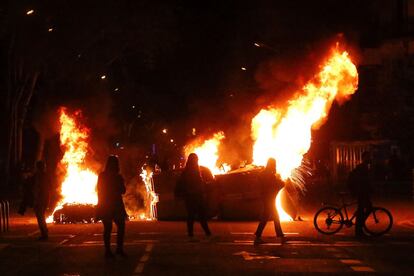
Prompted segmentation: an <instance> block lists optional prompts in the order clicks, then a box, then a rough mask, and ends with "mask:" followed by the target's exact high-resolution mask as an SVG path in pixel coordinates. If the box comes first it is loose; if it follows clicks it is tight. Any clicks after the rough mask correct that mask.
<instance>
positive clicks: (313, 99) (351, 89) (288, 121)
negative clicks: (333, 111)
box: [252, 47, 358, 221]
mask: <svg viewBox="0 0 414 276" xmlns="http://www.w3.org/2000/svg"><path fill="white" fill-rule="evenodd" d="M357 87H358V72H357V68H356V66H355V64H354V63H353V62H352V61H351V59H350V57H349V55H348V53H347V52H346V51H343V52H340V51H339V50H338V47H337V48H335V49H334V50H333V51H332V53H331V55H330V56H329V58H328V59H327V60H326V62H325V63H324V64H323V65H322V66H321V71H320V72H319V73H318V74H316V75H315V76H314V77H313V78H312V79H311V80H310V81H308V83H307V84H306V85H305V86H304V87H303V88H302V91H299V92H297V93H296V94H295V95H294V97H293V98H292V99H291V100H290V101H289V103H288V106H287V108H286V109H278V108H276V107H273V106H270V107H269V108H267V109H262V110H260V112H259V113H258V114H257V115H256V116H255V117H254V118H253V120H252V138H253V140H254V141H255V143H254V146H253V164H255V165H261V166H264V165H265V164H266V162H267V159H268V158H270V157H273V158H275V159H276V160H277V171H278V173H279V174H280V175H281V177H282V179H284V180H286V179H288V178H289V177H291V174H292V171H293V170H294V169H295V168H298V167H299V166H300V165H301V163H302V158H303V155H304V154H306V153H307V152H308V150H309V148H310V145H311V131H312V129H316V128H318V127H319V126H320V125H321V124H323V123H324V121H325V120H326V118H327V116H328V113H329V110H330V108H331V106H332V103H333V101H334V100H336V101H338V102H343V101H345V100H348V99H349V97H350V96H351V95H352V94H353V93H355V91H356V89H357ZM280 195H281V192H279V194H278V195H277V197H276V202H275V204H276V208H277V210H278V212H279V216H280V220H281V221H290V220H292V218H291V217H290V216H289V215H288V214H287V213H286V212H285V211H284V210H283V208H282V206H281V196H280Z"/></svg>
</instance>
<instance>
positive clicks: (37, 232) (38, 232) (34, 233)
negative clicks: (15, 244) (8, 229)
mask: <svg viewBox="0 0 414 276" xmlns="http://www.w3.org/2000/svg"><path fill="white" fill-rule="evenodd" d="M37 234H40V231H39V230H36V231H34V232H31V233H29V234H27V235H28V236H29V237H31V236H34V235H37Z"/></svg>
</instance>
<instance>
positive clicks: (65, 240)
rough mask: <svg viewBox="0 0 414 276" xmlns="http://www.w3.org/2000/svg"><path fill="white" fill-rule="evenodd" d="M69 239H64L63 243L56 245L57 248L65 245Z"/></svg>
mask: <svg viewBox="0 0 414 276" xmlns="http://www.w3.org/2000/svg"><path fill="white" fill-rule="evenodd" d="M68 241H69V239H64V240H63V241H61V242H60V243H58V246H60V245H63V244H65V243H66V242H68Z"/></svg>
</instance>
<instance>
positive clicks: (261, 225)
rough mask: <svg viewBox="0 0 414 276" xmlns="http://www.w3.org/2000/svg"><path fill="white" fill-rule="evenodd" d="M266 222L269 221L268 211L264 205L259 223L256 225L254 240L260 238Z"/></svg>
mask: <svg viewBox="0 0 414 276" xmlns="http://www.w3.org/2000/svg"><path fill="white" fill-rule="evenodd" d="M268 220H269V210H268V208H267V206H266V205H265V204H264V206H263V211H262V215H261V218H260V222H259V225H257V229H256V232H255V235H256V238H261V237H262V233H263V230H264V228H265V227H266V224H267V221H268Z"/></svg>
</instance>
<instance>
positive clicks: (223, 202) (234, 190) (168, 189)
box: [154, 167, 296, 220]
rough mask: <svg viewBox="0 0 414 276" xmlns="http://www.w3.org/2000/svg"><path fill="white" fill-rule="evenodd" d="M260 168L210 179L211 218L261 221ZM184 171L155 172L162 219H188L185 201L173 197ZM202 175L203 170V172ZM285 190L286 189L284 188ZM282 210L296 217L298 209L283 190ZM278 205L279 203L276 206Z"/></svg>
mask: <svg viewBox="0 0 414 276" xmlns="http://www.w3.org/2000/svg"><path fill="white" fill-rule="evenodd" d="M261 169H262V168H260V167H254V168H253V167H249V168H243V169H238V170H235V171H232V172H230V173H227V174H221V175H216V176H215V178H214V179H213V178H212V179H211V181H208V182H207V208H208V214H209V217H210V218H212V217H218V218H219V219H223V220H258V219H259V217H260V213H261V210H262V202H261V200H260V190H259V187H260V186H259V185H260V183H259V181H258V173H259V172H260V171H261ZM180 174H181V171H179V170H176V171H167V172H162V173H160V174H157V175H154V182H155V191H156V193H157V194H158V195H159V202H158V204H157V212H158V219H159V220H174V219H185V218H186V211H185V206H184V202H183V201H182V200H176V199H175V197H174V188H175V184H176V182H177V180H178V177H179V176H180ZM202 174H203V173H202ZM282 191H283V190H282ZM281 202H282V206H283V209H284V210H285V211H286V213H288V214H289V215H290V217H292V218H295V216H296V208H295V207H294V205H293V203H292V201H291V200H290V197H289V196H288V195H287V194H286V193H284V192H282V193H281ZM275 208H276V206H275Z"/></svg>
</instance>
